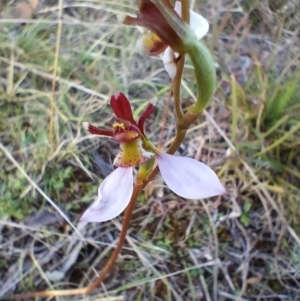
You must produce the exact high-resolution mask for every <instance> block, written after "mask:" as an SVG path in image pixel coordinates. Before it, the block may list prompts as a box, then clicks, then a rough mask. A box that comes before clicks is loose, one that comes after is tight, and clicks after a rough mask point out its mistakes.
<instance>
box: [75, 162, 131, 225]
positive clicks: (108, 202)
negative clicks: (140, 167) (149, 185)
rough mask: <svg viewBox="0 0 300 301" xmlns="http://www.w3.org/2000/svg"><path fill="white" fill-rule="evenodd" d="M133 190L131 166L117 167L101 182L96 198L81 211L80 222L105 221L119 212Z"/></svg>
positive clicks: (124, 206) (122, 209) (127, 201)
mask: <svg viewBox="0 0 300 301" xmlns="http://www.w3.org/2000/svg"><path fill="white" fill-rule="evenodd" d="M132 191H133V170H132V167H128V168H121V167H119V168H117V169H115V170H114V171H113V172H112V173H111V174H110V175H109V176H108V177H106V178H105V179H104V180H103V182H102V183H101V185H100V187H99V190H98V199H97V200H96V201H95V202H94V203H93V204H92V205H91V206H90V207H89V208H88V209H87V210H86V211H85V212H84V213H83V215H82V217H81V218H80V221H81V222H95V223H99V222H105V221H109V220H111V219H113V218H115V217H116V216H118V215H119V214H121V213H122V212H123V211H124V210H125V208H126V207H127V205H128V203H129V201H130V198H131V195H132Z"/></svg>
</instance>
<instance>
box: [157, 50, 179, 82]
mask: <svg viewBox="0 0 300 301" xmlns="http://www.w3.org/2000/svg"><path fill="white" fill-rule="evenodd" d="M161 57H162V61H163V63H164V66H165V69H166V71H167V72H168V74H169V76H170V77H171V78H172V79H173V78H174V77H175V75H176V64H175V62H174V59H175V53H174V51H173V50H172V49H171V47H168V48H167V49H166V50H165V51H164V53H163V54H162V55H161Z"/></svg>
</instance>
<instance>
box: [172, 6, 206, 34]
mask: <svg viewBox="0 0 300 301" xmlns="http://www.w3.org/2000/svg"><path fill="white" fill-rule="evenodd" d="M174 10H175V11H176V13H177V14H178V15H179V16H181V2H179V1H176V3H175V7H174ZM190 27H191V29H192V30H193V32H194V33H195V34H196V37H197V39H198V40H200V39H202V38H203V37H204V36H205V35H206V34H207V33H208V30H209V23H208V21H207V20H206V19H205V18H203V17H202V16H201V15H199V14H197V13H195V12H193V11H192V10H190Z"/></svg>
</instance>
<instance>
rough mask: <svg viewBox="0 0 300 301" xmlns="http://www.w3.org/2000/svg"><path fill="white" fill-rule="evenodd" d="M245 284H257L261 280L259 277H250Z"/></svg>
mask: <svg viewBox="0 0 300 301" xmlns="http://www.w3.org/2000/svg"><path fill="white" fill-rule="evenodd" d="M246 282H247V284H258V283H260V282H261V277H251V278H248V279H247V280H246Z"/></svg>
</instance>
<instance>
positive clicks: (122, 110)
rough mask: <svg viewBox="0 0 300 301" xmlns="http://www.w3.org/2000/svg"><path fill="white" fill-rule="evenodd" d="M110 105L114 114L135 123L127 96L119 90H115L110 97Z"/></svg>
mask: <svg viewBox="0 0 300 301" xmlns="http://www.w3.org/2000/svg"><path fill="white" fill-rule="evenodd" d="M110 106H111V108H112V109H113V111H114V113H115V115H116V116H117V117H118V118H120V119H123V120H126V121H129V122H131V123H132V124H134V125H136V122H135V120H134V119H133V115H132V110H131V106H130V102H129V100H128V98H127V97H126V96H125V95H124V94H123V93H121V92H119V91H117V92H115V93H114V94H113V95H112V96H111V98H110Z"/></svg>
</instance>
